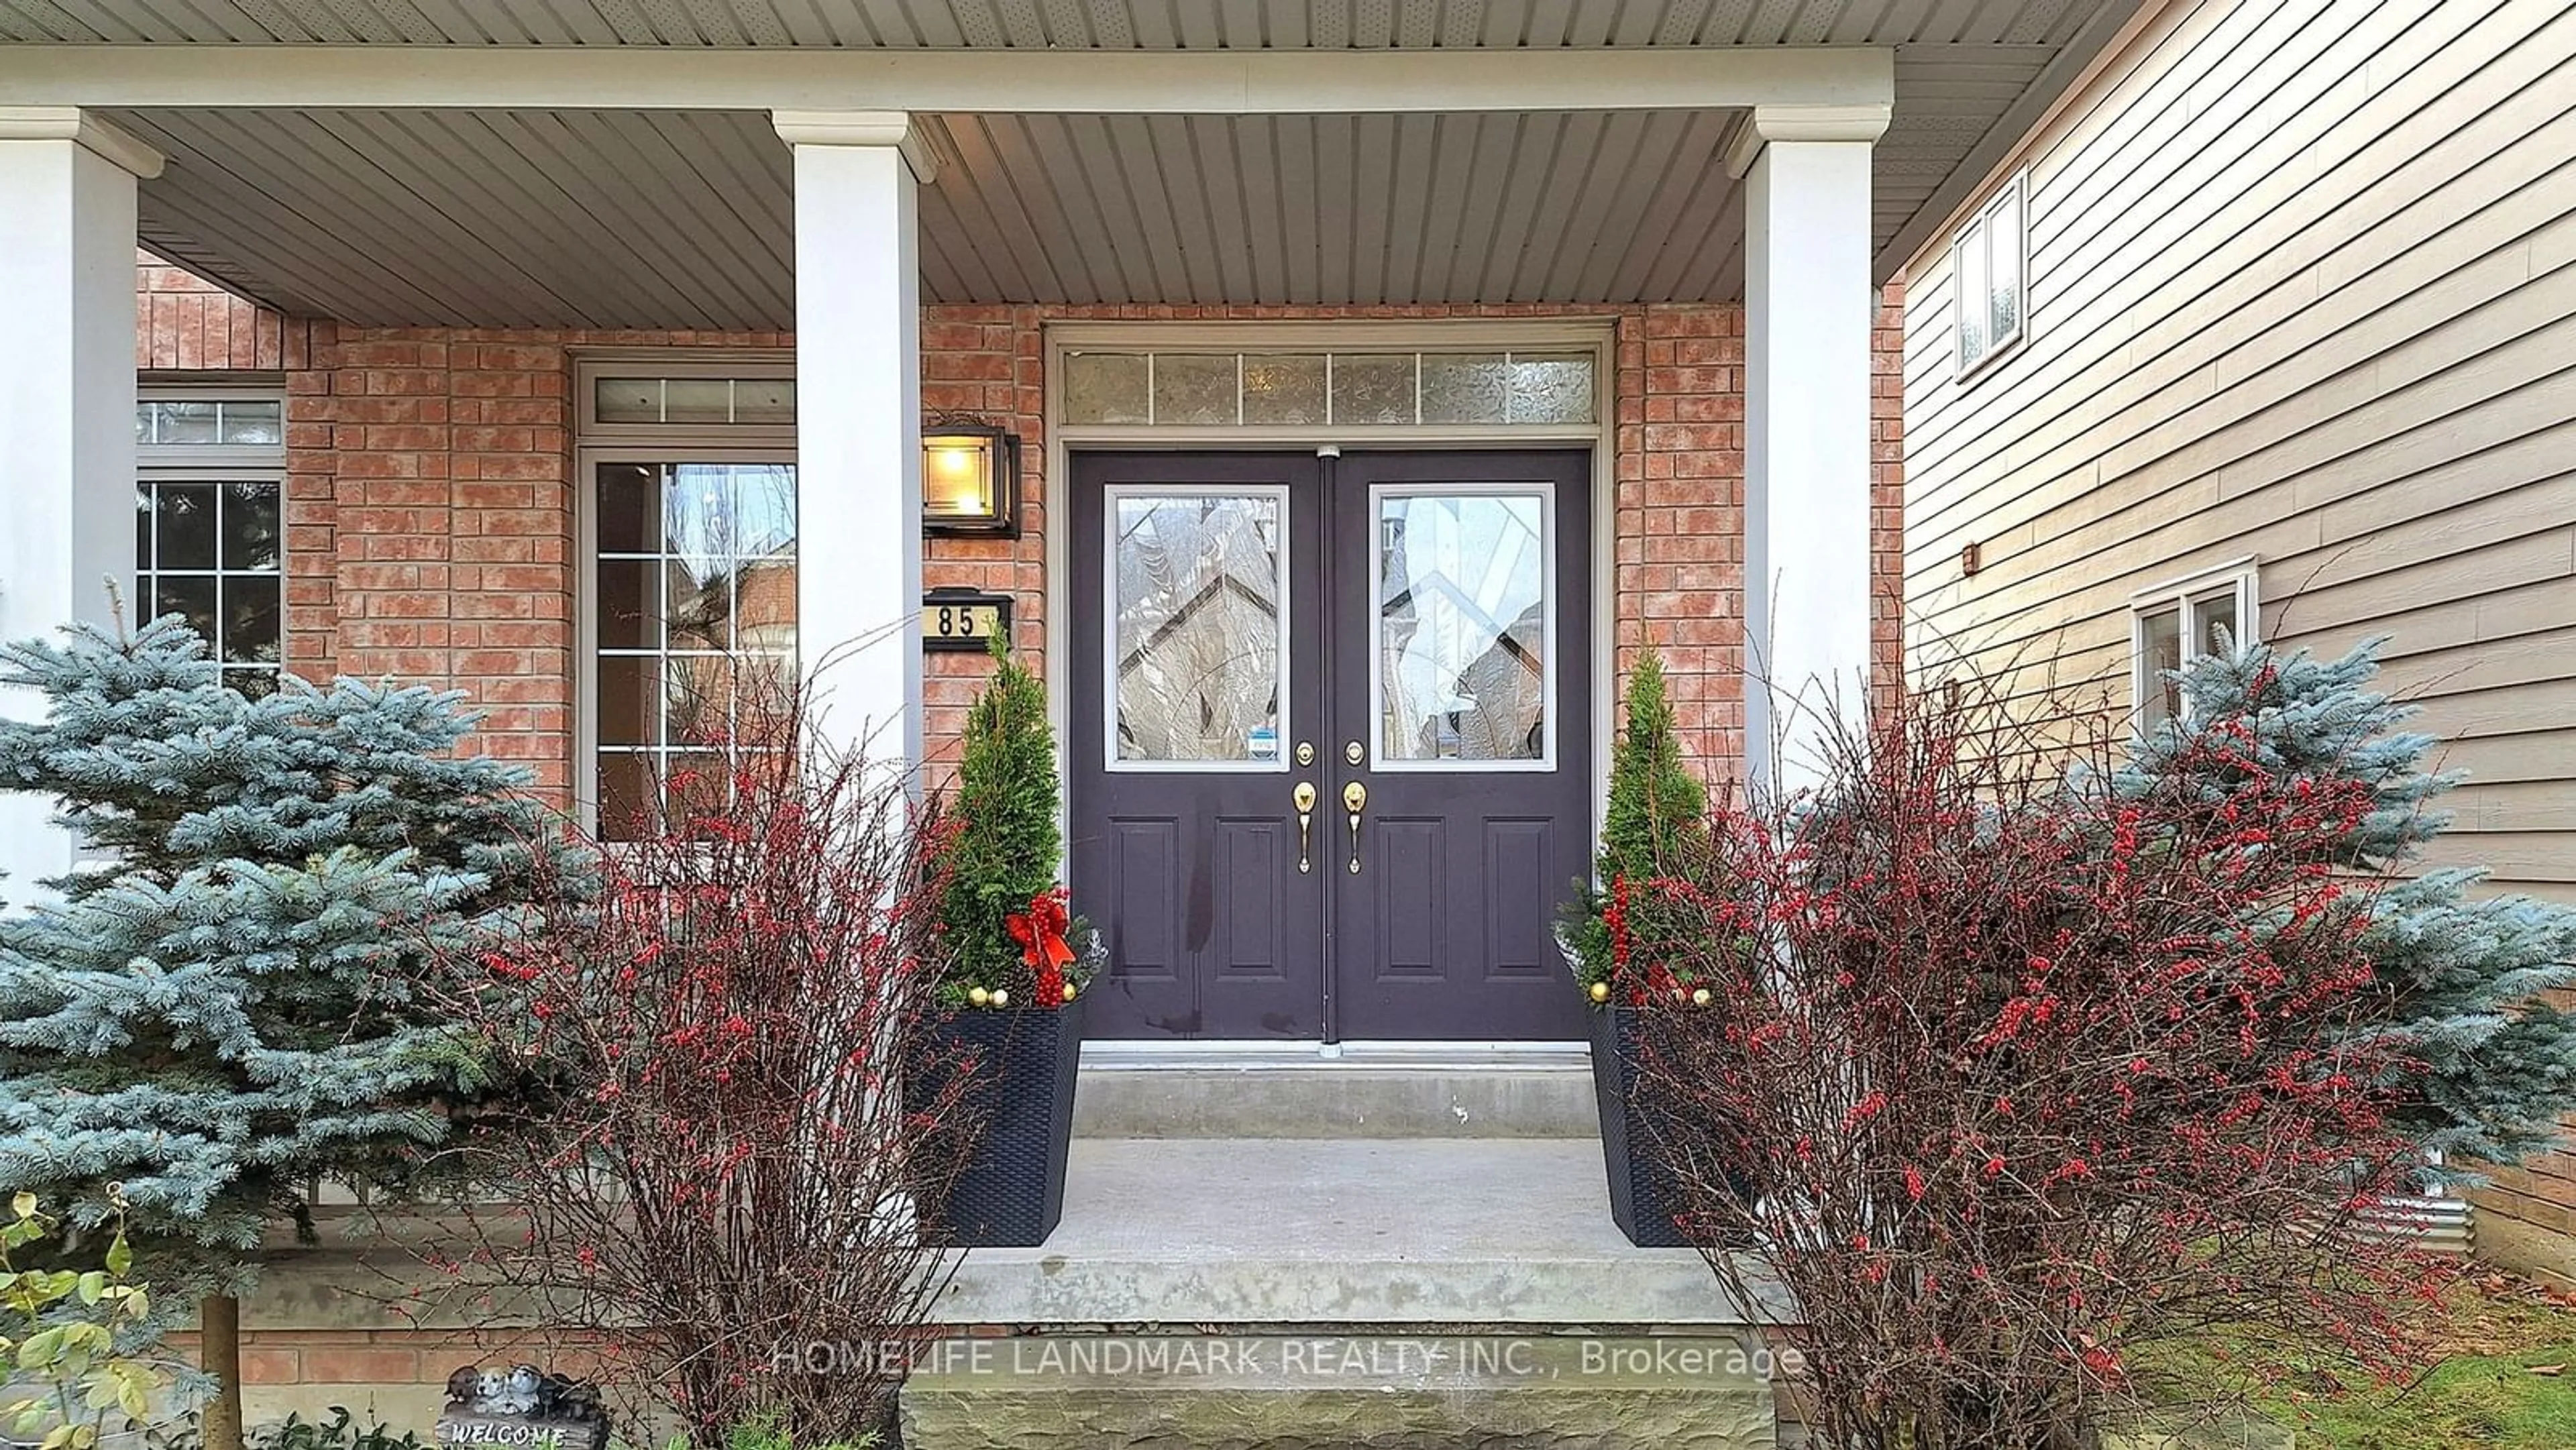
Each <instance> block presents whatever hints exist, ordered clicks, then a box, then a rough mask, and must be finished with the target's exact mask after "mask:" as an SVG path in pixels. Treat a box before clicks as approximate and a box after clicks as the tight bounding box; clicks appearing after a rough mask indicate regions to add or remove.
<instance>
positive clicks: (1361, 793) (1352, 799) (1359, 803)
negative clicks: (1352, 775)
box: [1342, 781, 1368, 876]
mask: <svg viewBox="0 0 2576 1450" xmlns="http://www.w3.org/2000/svg"><path fill="white" fill-rule="evenodd" d="M1367 806H1368V787H1367V786H1364V785H1362V784H1360V783H1359V782H1358V781H1352V782H1351V783H1350V784H1348V785H1346V786H1343V787H1342V808H1343V809H1344V810H1347V811H1349V812H1350V813H1351V874H1352V875H1353V876H1357V875H1358V874H1360V812H1361V811H1362V810H1364V809H1366V808H1367Z"/></svg>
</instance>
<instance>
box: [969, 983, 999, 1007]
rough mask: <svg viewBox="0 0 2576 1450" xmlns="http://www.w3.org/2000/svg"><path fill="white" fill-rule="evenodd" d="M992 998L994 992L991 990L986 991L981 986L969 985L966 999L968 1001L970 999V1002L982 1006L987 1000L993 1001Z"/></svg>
mask: <svg viewBox="0 0 2576 1450" xmlns="http://www.w3.org/2000/svg"><path fill="white" fill-rule="evenodd" d="M992 998H993V994H992V993H990V992H987V991H985V990H984V989H983V988H981V987H969V988H967V989H966V1000H967V1001H969V1002H972V1003H974V1004H975V1005H976V1006H978V1007H981V1006H983V1005H984V1004H985V1003H986V1002H989V1001H991V1000H992Z"/></svg>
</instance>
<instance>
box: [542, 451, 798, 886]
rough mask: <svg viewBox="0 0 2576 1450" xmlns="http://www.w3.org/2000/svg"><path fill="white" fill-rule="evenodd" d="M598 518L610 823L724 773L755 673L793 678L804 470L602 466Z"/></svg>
mask: <svg viewBox="0 0 2576 1450" xmlns="http://www.w3.org/2000/svg"><path fill="white" fill-rule="evenodd" d="M595 480H596V490H597V491H596V493H595V495H594V501H593V502H594V507H593V513H592V517H593V519H594V520H595V524H594V540H595V544H596V549H597V552H596V554H595V556H594V559H593V563H592V570H593V574H592V577H593V579H594V581H595V587H594V590H593V595H592V598H593V610H594V614H593V631H594V637H595V640H596V650H595V656H594V659H593V661H592V665H593V668H592V680H593V682H594V683H593V685H592V709H593V720H594V722H595V726H596V729H597V732H598V738H597V755H598V764H597V771H598V776H597V782H596V789H597V795H596V797H595V799H596V800H597V802H598V805H599V825H600V829H601V832H602V834H603V835H605V836H606V837H608V838H609V839H611V840H615V839H619V838H621V837H624V836H629V835H631V834H633V833H634V832H636V831H638V830H640V829H644V828H645V823H646V821H647V819H648V818H649V817H650V816H651V815H652V813H653V812H654V811H655V810H656V809H657V808H658V806H659V805H660V803H661V802H663V801H664V800H666V799H667V798H668V797H670V796H671V795H674V794H678V795H692V796H694V794H695V793H696V792H698V791H699V790H701V789H705V788H708V787H709V786H710V785H711V784H714V783H719V782H721V780H722V779H723V778H724V776H725V772H724V770H723V768H722V766H723V762H724V760H725V758H726V757H727V755H728V753H729V752H731V751H732V750H734V749H735V748H736V745H737V735H736V729H735V727H736V724H737V720H736V703H737V699H738V697H739V696H741V695H742V694H743V693H744V691H745V689H746V687H748V686H751V685H752V684H753V676H754V674H755V673H757V674H758V675H761V676H764V677H766V679H765V680H764V681H762V683H764V684H766V683H771V682H775V683H781V684H784V683H792V681H793V679H794V676H795V673H796V468H795V465H793V464H790V463H783V462H779V463H760V462H751V463H689V462H668V463H660V462H645V463H603V464H600V465H599V467H598V470H597V473H596V475H595Z"/></svg>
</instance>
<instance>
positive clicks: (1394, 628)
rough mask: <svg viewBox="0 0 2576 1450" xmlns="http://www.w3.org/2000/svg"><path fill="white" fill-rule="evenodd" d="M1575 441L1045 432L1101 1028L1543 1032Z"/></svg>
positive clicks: (1587, 793)
mask: <svg viewBox="0 0 2576 1450" xmlns="http://www.w3.org/2000/svg"><path fill="white" fill-rule="evenodd" d="M1590 478H1591V463H1590V459H1589V457H1588V455H1586V454H1585V453H1582V452H1580V451H1548V452H1467V451H1460V452H1393V451H1390V452H1377V453H1357V452H1354V453H1350V454H1346V455H1343V456H1339V457H1327V456H1318V455H1316V454H1312V453H1082V454H1076V455H1075V456H1074V458H1073V467H1072V479H1071V488H1070V490H1069V493H1068V496H1067V497H1066V499H1065V502H1066V503H1067V504H1069V505H1070V509H1071V515H1072V517H1071V525H1072V564H1073V609H1072V614H1073V619H1072V635H1073V637H1072V641H1071V644H1072V649H1073V661H1074V667H1073V672H1072V677H1073V680H1074V682H1075V688H1074V693H1073V697H1072V700H1071V705H1070V712H1069V713H1070V717H1071V728H1070V731H1069V740H1070V757H1071V767H1072V768H1071V786H1072V815H1071V826H1072V830H1071V838H1070V841H1069V846H1070V852H1069V855H1070V864H1071V872H1072V884H1073V893H1074V904H1075V907H1076V909H1077V910H1079V911H1081V912H1083V913H1084V914H1086V915H1087V916H1089V917H1090V918H1091V919H1092V920H1093V922H1094V923H1095V924H1096V925H1098V926H1099V927H1100V928H1101V930H1102V931H1103V932H1104V933H1105V935H1106V937H1107V940H1108V946H1109V955H1110V960H1109V969H1108V974H1107V977H1106V979H1105V980H1104V981H1102V982H1101V983H1099V984H1098V985H1097V987H1096V988H1095V989H1094V991H1093V993H1092V995H1091V1001H1090V1004H1089V1009H1088V1011H1089V1021H1088V1031H1089V1032H1090V1033H1091V1034H1092V1035H1095V1036H1108V1037H1137V1038H1154V1037H1199V1038H1272V1039H1280V1038H1287V1039H1310V1040H1322V1041H1328V1042H1331V1041H1342V1040H1346V1039H1363V1040H1419V1039H1435V1038H1448V1039H1479V1040H1515V1039H1521V1040H1567V1039H1571V1038H1575V1037H1579V1036H1581V1035H1582V1030H1583V1023H1582V1016H1581V1012H1580V1009H1579V1007H1578V1005H1577V1001H1576V995H1575V990H1574V986H1573V983H1572V981H1571V979H1570V978H1569V976H1568V975H1567V972H1566V969H1565V967H1564V966H1563V964H1562V963H1561V962H1560V961H1559V959H1558V956H1557V952H1556V947H1555V942H1554V939H1553V935H1552V928H1553V925H1554V922H1555V918H1556V914H1557V911H1558V909H1559V907H1560V906H1561V904H1562V903H1563V902H1564V901H1565V900H1566V898H1567V897H1568V896H1570V895H1571V894H1572V893H1573V891H1574V889H1575V883H1576V882H1577V880H1578V879H1579V878H1580V877H1582V876H1583V875H1584V873H1585V872H1586V871H1587V870H1588V868H1589V864H1590V863H1589V856H1590V846H1591V838H1592V825H1591V794H1592V793H1591V789H1590V786H1589V781H1590V778H1591V771H1592V739H1591V703H1590V702H1591V679H1590V672H1591V668H1592V661H1591V630H1590V618H1591V606H1590V595H1589V590H1590V588H1591V579H1590V572H1591V570H1590V563H1591V548H1590V540H1589V538H1588V534H1589V530H1590V518H1591V510H1590V505H1589V500H1588V492H1589V485H1590Z"/></svg>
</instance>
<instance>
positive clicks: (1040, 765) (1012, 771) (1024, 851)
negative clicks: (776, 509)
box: [907, 637, 1098, 1247]
mask: <svg viewBox="0 0 2576 1450" xmlns="http://www.w3.org/2000/svg"><path fill="white" fill-rule="evenodd" d="M1059 796H1060V791H1059V789H1058V776H1057V774H1056V766H1055V732H1054V731H1053V730H1052V729H1051V728H1049V726H1048V724H1047V714H1046V690H1045V687H1044V686H1042V685H1040V684H1039V683H1038V679H1037V676H1035V675H1034V674H1032V673H1030V672H1029V669H1028V667H1027V666H1025V665H1023V664H1021V663H1020V662H1019V661H1018V660H1017V659H1015V658H1013V657H1012V656H1011V654H1010V651H1009V647H1008V645H1007V644H1006V643H1005V642H1004V641H1003V640H1001V639H1000V638H998V637H997V638H996V639H995V640H994V642H993V677H992V679H991V680H990V681H988V682H987V683H986V685H985V687H984V691H983V693H982V694H981V695H979V696H977V697H976V700H975V703H974V705H973V707H972V708H971V709H969V710H968V712H967V715H966V730H965V736H964V753H963V755H962V757H961V758H960V760H959V762H958V767H957V783H956V793H955V801H956V805H955V809H954V811H953V813H952V815H953V820H952V834H951V836H950V838H949V842H948V845H947V848H946V850H945V851H944V852H943V854H942V858H941V862H940V866H941V870H942V872H943V875H944V878H945V879H944V881H943V882H942V883H941V887H940V893H939V914H940V953H941V957H942V961H941V963H940V969H941V973H942V976H941V982H940V989H939V1010H938V1011H936V1012H934V1013H932V1014H930V1017H929V1019H928V1021H927V1022H926V1024H925V1026H924V1029H923V1030H924V1032H925V1033H926V1034H927V1037H928V1040H927V1041H926V1042H925V1043H924V1044H923V1047H924V1048H925V1050H924V1051H921V1052H919V1053H916V1054H915V1058H914V1062H913V1064H912V1068H911V1071H910V1072H909V1074H908V1077H907V1081H909V1082H912V1083H913V1084H914V1085H915V1090H916V1091H917V1092H920V1093H923V1094H926V1097H925V1101H928V1100H936V1099H937V1098H939V1097H940V1096H941V1095H942V1094H943V1092H944V1090H945V1087H946V1085H947V1075H948V1074H951V1073H956V1072H963V1073H967V1074H969V1081H968V1084H967V1087H966V1089H965V1091H964V1092H963V1093H962V1094H961V1095H960V1096H959V1097H958V1099H957V1101H958V1103H959V1105H960V1107H959V1111H962V1112H963V1114H964V1115H965V1117H966V1118H967V1119H968V1121H966V1122H964V1123H962V1124H961V1125H960V1127H961V1130H962V1133H963V1135H964V1136H965V1137H966V1140H967V1145H968V1146H967V1148H966V1156H965V1161H964V1164H963V1165H962V1167H960V1169H959V1170H958V1172H957V1173H956V1175H955V1177H954V1179H953V1181H952V1182H951V1183H950V1184H949V1186H948V1188H947V1191H946V1192H945V1194H943V1195H940V1196H939V1198H940V1201H937V1202H930V1203H925V1204H923V1205H922V1213H923V1216H924V1219H925V1221H926V1222H927V1223H928V1224H929V1225H930V1227H931V1228H932V1230H933V1232H934V1233H936V1234H937V1235H939V1236H940V1237H941V1238H943V1239H945V1240H946V1241H948V1242H950V1243H952V1244H955V1245H957V1246H960V1247H1031V1246H1035V1245H1037V1244H1041V1243H1044V1242H1045V1241H1046V1237H1047V1235H1048V1234H1050V1233H1052V1232H1054V1231H1055V1225H1056V1220H1057V1219H1058V1218H1060V1217H1061V1216H1062V1215H1063V1212H1064V1165H1065V1154H1066V1151H1067V1149H1068V1148H1069V1146H1070V1145H1071V1142H1072V1138H1073V1087H1074V1073H1075V1068H1076V1067H1077V1065H1078V1064H1079V1061H1080V1058H1081V1052H1082V1012H1081V993H1082V988H1083V985H1084V983H1085V982H1086V981H1087V980H1088V979H1089V977H1090V975H1091V970H1092V968H1093V966H1094V965H1095V963H1096V960H1097V956H1098V947H1097V942H1098V936H1097V934H1096V933H1094V932H1093V931H1091V930H1090V928H1089V927H1088V926H1087V925H1086V924H1084V923H1082V922H1079V921H1076V920H1074V919H1073V918H1072V916H1071V915H1070V913H1069V912H1068V910H1067V905H1066V897H1065V892H1064V888H1063V887H1061V886H1059V885H1058V884H1057V871H1058V869H1059V867H1060V866H1061V865H1062V864H1063V856H1064V846H1063V837H1062V835H1061V834H1060V833H1059V830H1058V827H1057V825H1056V809H1057V804H1058V799H1059Z"/></svg>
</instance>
